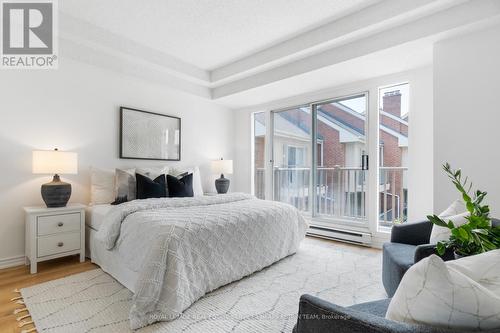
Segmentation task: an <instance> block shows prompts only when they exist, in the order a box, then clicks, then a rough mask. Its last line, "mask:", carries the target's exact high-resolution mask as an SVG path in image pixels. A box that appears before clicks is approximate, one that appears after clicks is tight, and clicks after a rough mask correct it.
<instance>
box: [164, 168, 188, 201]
mask: <svg viewBox="0 0 500 333" xmlns="http://www.w3.org/2000/svg"><path fill="white" fill-rule="evenodd" d="M167 187H168V196H169V197H171V198H175V197H177V198H180V197H192V196H194V193H193V174H192V173H191V174H188V175H185V176H184V177H180V178H177V177H174V176H171V175H167Z"/></svg>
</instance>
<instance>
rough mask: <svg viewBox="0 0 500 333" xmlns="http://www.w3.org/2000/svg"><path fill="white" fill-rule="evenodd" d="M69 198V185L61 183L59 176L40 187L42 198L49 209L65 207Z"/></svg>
mask: <svg viewBox="0 0 500 333" xmlns="http://www.w3.org/2000/svg"><path fill="white" fill-rule="evenodd" d="M70 197H71V184H68V183H65V182H62V181H61V179H60V178H59V175H55V176H54V179H53V180H52V181H51V182H50V183H47V184H43V185H42V198H43V201H45V204H46V205H47V207H49V208H57V207H66V204H67V203H68V201H69V198H70Z"/></svg>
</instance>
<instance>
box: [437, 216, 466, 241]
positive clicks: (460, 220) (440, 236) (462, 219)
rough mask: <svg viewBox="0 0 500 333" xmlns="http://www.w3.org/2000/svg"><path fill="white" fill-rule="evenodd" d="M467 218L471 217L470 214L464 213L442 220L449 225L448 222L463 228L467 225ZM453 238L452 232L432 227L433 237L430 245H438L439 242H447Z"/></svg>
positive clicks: (443, 228)
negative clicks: (463, 225)
mask: <svg viewBox="0 0 500 333" xmlns="http://www.w3.org/2000/svg"><path fill="white" fill-rule="evenodd" d="M467 216H469V213H467V212H466V213H462V214H458V215H455V216H447V217H442V219H443V220H444V221H445V222H446V223H448V221H451V222H453V225H454V226H455V227H458V226H461V225H462V224H465V223H467V222H468V221H467V218H466V217H467ZM450 236H451V230H450V229H448V228H445V227H440V226H438V225H435V224H434V225H433V226H432V231H431V237H430V240H429V244H437V243H438V242H441V241H447V240H449V239H450Z"/></svg>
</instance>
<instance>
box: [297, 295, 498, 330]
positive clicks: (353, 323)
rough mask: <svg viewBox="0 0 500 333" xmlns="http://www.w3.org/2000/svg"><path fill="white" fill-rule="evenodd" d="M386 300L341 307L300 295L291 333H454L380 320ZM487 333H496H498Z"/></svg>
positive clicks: (387, 301)
mask: <svg viewBox="0 0 500 333" xmlns="http://www.w3.org/2000/svg"><path fill="white" fill-rule="evenodd" d="M389 302H390V300H389V299H386V300H381V301H375V302H370V303H364V304H358V305H353V306H351V307H342V306H339V305H336V304H333V303H330V302H328V301H325V300H322V299H320V298H317V297H314V296H311V295H302V296H301V297H300V303H299V314H298V319H297V324H296V325H295V328H294V329H293V332H294V333H330V332H335V333H366V332H374V333H415V332H419V333H453V332H454V333H457V332H458V331H456V330H454V331H453V330H448V329H444V328H436V327H431V326H422V325H415V324H407V323H401V322H397V321H392V320H389V319H386V318H384V317H383V316H382V314H384V313H385V312H386V310H387V308H388V305H389ZM488 332H494V333H499V330H492V331H488Z"/></svg>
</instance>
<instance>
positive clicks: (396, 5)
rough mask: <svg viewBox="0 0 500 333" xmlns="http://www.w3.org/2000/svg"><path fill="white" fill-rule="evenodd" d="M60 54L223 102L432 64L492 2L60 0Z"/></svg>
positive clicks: (252, 100)
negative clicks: (440, 45)
mask: <svg viewBox="0 0 500 333" xmlns="http://www.w3.org/2000/svg"><path fill="white" fill-rule="evenodd" d="M59 8H60V15H59V49H60V54H61V55H62V56H63V57H69V58H72V59H74V60H78V61H82V62H86V63H91V64H92V65H96V66H100V67H104V68H106V69H109V70H113V71H119V72H121V73H124V74H128V75H134V76H137V77H141V78H143V79H146V80H148V81H150V82H156V83H159V84H162V85H166V86H170V87H172V88H175V89H177V90H180V91H184V92H187V93H189V94H193V95H197V96H200V97H202V98H206V99H211V100H214V101H215V102H216V103H219V104H221V105H224V106H227V107H229V108H234V109H239V108H247V107H251V106H255V105H261V104H263V103H268V102H272V101H277V100H281V99H285V98H288V97H293V96H297V95H300V94H306V93H311V92H315V91H318V90H321V89H326V88H332V87H335V86H339V85H344V84H347V83H350V82H354V81H356V80H365V79H369V78H373V77H376V76H382V75H387V74H391V73H396V72H401V71H406V70H410V69H413V68H417V67H422V66H426V65H429V64H431V63H432V51H433V45H434V43H435V42H437V41H439V40H442V39H444V38H448V37H450V36H453V35H456V34H460V33H464V32H467V31H470V30H472V29H477V28H478V27H481V26H485V25H488V24H492V22H500V1H498V0H481V1H478V0H418V1H415V0H175V1H174V0H148V1H139V0H106V1H103V0H85V1H82V0H64V1H60V2H59Z"/></svg>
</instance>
